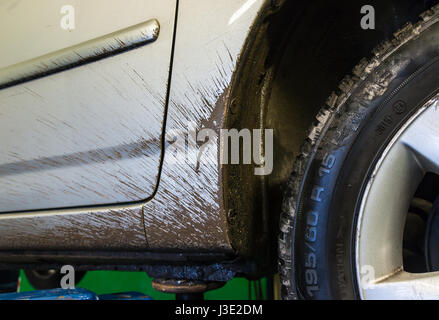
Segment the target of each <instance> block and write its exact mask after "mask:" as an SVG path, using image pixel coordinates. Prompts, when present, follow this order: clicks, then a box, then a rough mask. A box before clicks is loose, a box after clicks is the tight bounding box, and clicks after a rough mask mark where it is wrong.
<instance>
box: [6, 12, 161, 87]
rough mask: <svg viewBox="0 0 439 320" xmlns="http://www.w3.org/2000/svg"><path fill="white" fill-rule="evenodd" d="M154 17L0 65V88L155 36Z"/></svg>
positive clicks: (105, 54) (84, 61)
mask: <svg viewBox="0 0 439 320" xmlns="http://www.w3.org/2000/svg"><path fill="white" fill-rule="evenodd" d="M159 31H160V24H159V22H158V20H157V19H152V20H149V21H147V22H144V23H140V24H137V25H135V26H132V27H128V28H126V29H123V30H120V31H116V32H113V33H111V34H108V35H104V36H102V37H100V38H97V39H92V40H89V41H86V42H83V43H80V44H77V45H76V46H73V47H69V48H65V49H62V50H59V51H56V52H53V53H50V54H47V55H45V56H42V57H37V58H35V59H32V60H29V61H25V62H22V63H19V64H15V65H12V66H9V67H7V68H3V69H0V89H1V88H3V87H7V86H10V85H13V84H16V82H24V81H26V80H28V79H34V78H37V77H40V76H45V75H48V74H50V73H53V72H57V71H61V70H65V69H68V68H73V67H76V66H78V65H81V64H84V63H87V62H92V61H96V60H99V59H102V58H105V57H108V56H110V55H113V54H116V53H121V52H123V51H126V50H129V49H133V48H135V47H138V46H141V45H145V44H147V43H150V42H152V41H155V40H157V37H158V35H159Z"/></svg>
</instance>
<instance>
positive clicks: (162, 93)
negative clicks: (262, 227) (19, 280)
mask: <svg viewBox="0 0 439 320" xmlns="http://www.w3.org/2000/svg"><path fill="white" fill-rule="evenodd" d="M65 4H66V3H65V1H60V0H40V1H30V0H28V1H18V0H6V1H2V2H0V30H1V31H0V40H1V43H2V44H3V45H2V48H1V50H0V86H3V88H2V89H1V90H0V115H1V116H0V137H1V152H0V208H1V209H0V212H2V213H1V214H0V234H1V237H0V249H1V250H67V249H69V250H73V249H74V250H87V249H93V250H103V249H105V250H157V249H167V250H168V249H169V250H172V249H184V250H203V249H205V250H208V249H210V248H213V247H214V248H216V249H220V250H221V251H224V252H233V249H232V246H231V243H230V241H229V239H228V236H227V231H226V222H225V219H224V214H223V212H222V210H221V201H222V196H221V192H220V186H219V184H218V181H219V179H220V167H219V164H218V161H217V151H218V150H217V149H216V148H210V149H208V150H206V151H205V153H204V154H203V157H205V158H204V161H203V162H202V164H201V165H200V166H199V168H194V167H193V166H192V165H191V164H188V163H175V161H172V158H170V156H169V155H168V153H166V149H165V150H162V146H166V145H167V144H166V141H163V138H164V137H165V135H164V132H170V131H172V130H187V126H188V124H190V123H195V125H196V126H197V127H198V128H202V127H203V126H210V127H211V128H212V129H214V130H218V129H219V128H220V127H221V126H222V123H220V122H218V121H212V119H213V118H214V116H215V112H217V113H218V112H221V110H222V109H221V108H216V105H217V104H218V101H221V97H224V96H225V95H227V89H228V87H229V85H230V83H231V81H232V77H233V74H234V72H235V70H236V68H237V67H238V62H239V59H240V54H241V52H242V51H243V48H244V45H245V42H246V39H247V37H248V35H249V33H250V31H251V28H252V25H253V24H254V21H255V19H257V17H258V14H259V12H260V10H261V9H262V7H263V6H264V4H265V1H263V0H222V1H214V0H183V1H179V5H178V12H177V13H176V9H177V1H176V0H125V1H104V0H93V1H85V0H71V1H69V3H68V4H69V5H71V6H72V7H73V8H74V9H75V19H76V20H75V28H74V29H72V30H65V29H63V28H62V27H61V26H60V22H61V20H62V19H63V17H64V16H65V13H62V12H61V8H62V7H63V6H64V5H65ZM176 18H177V19H176ZM153 19H156V21H158V23H159V25H160V30H159V33H158V36H157V39H156V40H155V41H152V42H150V43H147V44H144V45H142V46H139V47H138V48H135V49H132V50H129V51H124V52H121V53H119V54H117V55H111V56H109V57H106V58H104V59H100V60H97V61H92V62H88V63H85V64H80V65H78V66H75V67H69V68H68V69H67V70H63V71H60V72H54V73H50V70H56V68H57V63H60V62H61V64H64V65H69V64H72V63H76V62H81V59H82V58H83V57H82V56H81V57H79V58H75V54H74V52H75V50H79V51H80V52H81V53H82V52H85V54H89V55H90V56H92V55H93V54H92V51H93V50H95V49H96V48H99V47H101V48H105V47H106V46H107V47H108V48H107V49H108V50H110V51H111V50H112V49H114V44H115V43H116V42H115V41H114V38H115V37H120V38H121V39H128V40H130V39H131V40H133V39H134V40H133V41H137V40H138V39H137V38H136V37H141V35H140V34H141V32H140V31H141V30H142V29H136V28H142V27H145V23H148V22H149V21H152V20H153ZM175 22H176V25H174V23H175ZM133 26H134V27H133ZM146 26H147V27H148V24H147V25H146ZM130 28H131V29H130ZM133 28H134V29H133ZM139 30H140V31H139ZM151 30H152V29H151ZM151 30H150V31H151ZM136 32H137V34H136ZM139 32H140V33H139ZM151 32H152V33H154V32H153V31H151ZM17 35H19V36H18V37H17ZM151 36H152V37H153V36H154V35H153V34H151ZM174 39H175V42H174V43H173V40H174ZM4 44H6V45H4ZM121 46H123V45H121ZM72 51H73V53H72ZM100 53H102V52H100ZM86 58H87V57H86ZM47 71H49V74H48V75H46V76H44V77H40V76H38V74H39V72H47ZM170 72H171V74H170ZM23 77H25V78H26V77H34V79H33V78H29V81H23V82H20V79H22V78H23ZM14 81H15V82H14ZM8 84H9V85H8ZM219 119H221V117H219ZM164 126H166V127H164ZM183 209H184V210H183ZM209 225H211V226H213V229H214V230H211V232H205V230H204V228H205V227H206V226H209Z"/></svg>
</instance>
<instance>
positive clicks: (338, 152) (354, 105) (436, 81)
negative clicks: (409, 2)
mask: <svg viewBox="0 0 439 320" xmlns="http://www.w3.org/2000/svg"><path fill="white" fill-rule="evenodd" d="M421 18H422V19H421V21H420V22H418V23H417V24H415V25H412V24H410V23H409V24H407V25H406V26H405V27H403V28H402V29H401V30H400V31H398V32H397V33H395V38H394V39H393V40H391V41H387V42H385V43H383V44H381V45H380V46H379V47H377V48H376V49H375V50H374V52H373V53H374V56H373V57H372V58H371V59H363V60H362V61H361V62H360V64H359V65H358V66H356V67H355V68H354V70H353V75H352V76H348V77H346V78H345V79H344V80H343V81H342V82H341V84H340V87H339V91H338V92H336V93H333V94H332V95H331V97H330V98H329V99H328V101H327V103H326V104H325V105H324V106H323V108H322V109H321V110H320V112H319V114H318V115H317V121H316V122H315V123H314V124H313V126H312V127H311V129H310V132H309V135H308V138H307V139H306V141H305V143H304V145H303V147H302V151H301V154H300V155H299V157H298V158H297V160H296V162H295V165H294V169H293V173H292V175H291V177H290V179H289V181H288V183H287V186H286V192H285V195H284V202H283V206H282V214H281V219H280V236H279V274H280V279H281V284H282V297H283V298H284V299H298V298H299V299H337V300H338V299H349V300H350V299H359V298H361V295H360V292H359V286H358V283H357V282H358V280H357V279H358V278H357V271H358V270H356V266H355V259H356V251H355V241H356V227H357V222H358V214H359V205H360V201H361V198H362V195H363V193H364V190H365V187H366V185H367V183H368V181H369V179H370V177H371V173H372V168H373V167H374V166H375V165H376V163H377V161H378V159H379V157H380V155H381V154H382V153H383V151H384V150H385V148H386V146H387V145H388V144H389V142H390V141H391V140H392V138H393V137H394V135H395V133H396V132H397V131H398V130H400V128H401V127H402V126H404V124H405V123H406V122H407V121H408V119H410V117H412V116H413V115H414V114H415V113H416V112H417V111H418V110H419V109H420V107H421V106H422V105H424V104H425V103H426V101H428V100H429V99H431V98H432V97H433V96H434V95H436V94H437V93H438V92H439V23H438V21H439V7H438V6H435V7H433V8H432V9H431V10H429V11H428V12H426V13H424V14H423V15H421Z"/></svg>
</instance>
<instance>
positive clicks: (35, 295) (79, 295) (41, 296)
mask: <svg viewBox="0 0 439 320" xmlns="http://www.w3.org/2000/svg"><path fill="white" fill-rule="evenodd" d="M0 300H98V297H97V296H96V294H94V293H93V292H91V291H88V290H85V289H72V290H70V289H53V290H39V291H30V292H15V293H4V294H0Z"/></svg>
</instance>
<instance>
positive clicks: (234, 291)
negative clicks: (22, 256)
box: [20, 271, 266, 300]
mask: <svg viewBox="0 0 439 320" xmlns="http://www.w3.org/2000/svg"><path fill="white" fill-rule="evenodd" d="M20 276H21V287H20V292H26V291H32V290H34V288H33V287H32V286H31V285H30V283H29V282H28V281H27V279H26V276H25V274H24V272H21V273H20ZM77 287H78V288H84V289H88V290H90V291H93V292H95V293H97V294H105V293H119V292H127V291H136V292H141V293H144V294H147V295H149V296H150V297H152V298H153V299H155V300H172V299H174V295H171V294H165V293H160V292H157V291H155V290H154V289H152V286H151V278H149V277H147V276H146V274H145V273H144V272H122V271H89V272H87V274H86V275H85V277H84V278H83V279H82V280H81V282H80V283H79V284H78V285H77ZM265 287H266V281H265V279H263V280H262V292H264V298H265ZM254 296H255V295H254V293H253V292H252V297H253V298H254ZM205 298H206V299H207V300H248V299H249V281H248V280H246V279H241V278H237V279H233V280H232V281H230V282H228V283H227V284H226V285H225V286H224V287H223V288H221V289H218V290H215V291H211V292H208V293H206V295H205Z"/></svg>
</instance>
